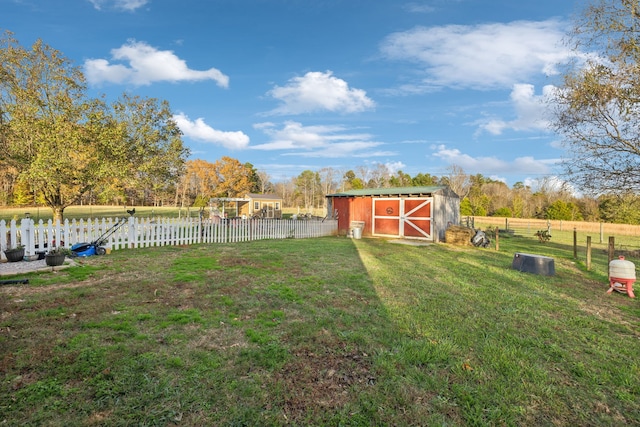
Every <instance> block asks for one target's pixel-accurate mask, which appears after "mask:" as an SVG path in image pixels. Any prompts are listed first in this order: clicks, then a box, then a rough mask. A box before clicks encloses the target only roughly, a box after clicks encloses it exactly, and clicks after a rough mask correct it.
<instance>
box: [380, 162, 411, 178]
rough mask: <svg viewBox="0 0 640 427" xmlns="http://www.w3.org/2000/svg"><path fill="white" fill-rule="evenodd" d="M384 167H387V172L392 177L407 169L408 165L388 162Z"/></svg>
mask: <svg viewBox="0 0 640 427" xmlns="http://www.w3.org/2000/svg"><path fill="white" fill-rule="evenodd" d="M384 165H385V166H386V167H387V170H388V171H389V173H391V174H392V175H393V174H395V173H396V172H398V171H399V170H402V169H403V168H405V167H407V165H405V164H404V163H402V162H400V161H398V162H387V163H385V164H384Z"/></svg>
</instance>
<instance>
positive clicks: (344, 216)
mask: <svg viewBox="0 0 640 427" xmlns="http://www.w3.org/2000/svg"><path fill="white" fill-rule="evenodd" d="M333 209H336V210H337V211H338V232H341V233H346V232H348V231H349V227H350V226H351V221H364V229H363V230H362V234H363V235H371V197H334V198H333Z"/></svg>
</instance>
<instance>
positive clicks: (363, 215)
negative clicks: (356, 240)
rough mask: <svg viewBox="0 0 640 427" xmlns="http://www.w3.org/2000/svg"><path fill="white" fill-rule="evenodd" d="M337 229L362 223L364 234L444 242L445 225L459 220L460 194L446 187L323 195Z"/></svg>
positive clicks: (372, 190)
mask: <svg viewBox="0 0 640 427" xmlns="http://www.w3.org/2000/svg"><path fill="white" fill-rule="evenodd" d="M327 199H328V200H327V202H328V212H333V215H334V216H336V215H337V217H338V231H339V232H340V233H345V234H346V233H348V232H349V228H350V227H351V224H352V221H361V222H363V223H364V228H363V229H362V234H363V235H364V236H380V237H401V238H407V239H422V240H429V241H433V242H440V241H444V235H445V231H446V229H447V227H448V226H449V225H451V224H455V225H457V224H459V223H460V197H459V196H458V195H457V194H455V193H454V192H453V191H451V189H450V188H449V187H447V186H440V185H438V186H430V187H401V188H377V189H370V188H367V189H363V190H350V191H345V192H343V193H336V194H329V195H327Z"/></svg>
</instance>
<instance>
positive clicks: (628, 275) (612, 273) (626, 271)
mask: <svg viewBox="0 0 640 427" xmlns="http://www.w3.org/2000/svg"><path fill="white" fill-rule="evenodd" d="M609 277H610V278H616V279H626V280H629V279H635V278H636V266H635V264H634V263H632V262H631V261H627V260H625V259H624V257H623V256H620V257H619V258H618V259H614V260H612V261H611V262H610V263H609Z"/></svg>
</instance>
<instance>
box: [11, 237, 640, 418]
mask: <svg viewBox="0 0 640 427" xmlns="http://www.w3.org/2000/svg"><path fill="white" fill-rule="evenodd" d="M516 251H519V252H527V253H538V254H542V255H548V256H552V257H554V259H555V267H556V275H555V276H552V277H547V276H538V275H533V274H527V273H520V272H517V271H515V270H513V269H511V268H510V267H511V261H512V259H513V254H514V252H516ZM568 253H571V252H570V251H568V250H567V245H566V244H565V243H562V242H558V241H556V242H554V241H552V242H549V243H546V244H541V243H539V242H537V241H536V240H533V239H531V238H524V237H505V238H501V240H500V250H499V251H495V250H494V249H478V248H472V247H456V246H451V245H446V244H438V245H428V246H414V245H405V244H398V243H393V242H391V241H386V240H383V239H362V240H351V239H347V238H339V237H330V238H320V239H307V240H291V239H287V240H281V241H259V242H251V243H242V244H229V245H216V246H202V245H196V246H190V247H162V248H148V249H137V250H123V251H117V252H114V253H112V254H111V255H108V256H104V257H91V258H87V259H85V260H82V263H81V265H80V266H79V267H75V268H71V269H68V270H64V271H60V272H56V273H43V274H39V275H33V276H30V277H29V276H27V277H28V278H29V279H30V283H29V285H23V286H8V285H5V286H0V378H1V383H2V385H1V389H0V425H8V426H23V425H48V426H76V425H78V426H79V425H83V426H84V425H100V426H125V425H127V426H128V425H155V426H158V425H159V426H173V425H185V426H192V425H197V426H202V425H216V426H240V425H250V426H253V425H275V426H277V425H301V426H302V425H304V426H306V425H331V426H338V425H345V426H371V425H399V426H400V425H431V426H485V425H513V426H520V425H531V426H539V425H550V426H574V425H585V426H586V425H590V426H618V425H640V357H639V355H640V306H639V305H638V300H637V299H630V298H628V297H627V296H626V295H623V294H618V293H614V294H611V295H609V294H606V290H607V288H608V285H607V259H606V254H605V253H604V252H603V251H596V253H595V254H594V261H593V263H594V267H593V269H592V270H591V271H590V272H586V271H585V269H584V265H583V263H582V262H581V261H580V260H574V259H572V257H568V256H567V254H568ZM632 260H633V259H632ZM633 261H635V260H633ZM21 277H24V276H21Z"/></svg>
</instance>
